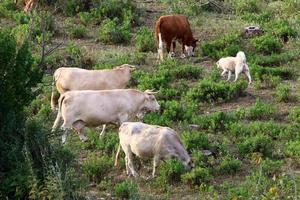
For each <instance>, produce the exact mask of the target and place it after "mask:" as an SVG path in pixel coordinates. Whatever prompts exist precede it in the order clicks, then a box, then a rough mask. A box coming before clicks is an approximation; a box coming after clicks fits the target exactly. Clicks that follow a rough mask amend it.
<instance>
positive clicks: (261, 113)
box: [247, 99, 276, 120]
mask: <svg viewBox="0 0 300 200" xmlns="http://www.w3.org/2000/svg"><path fill="white" fill-rule="evenodd" d="M275 112H276V109H275V107H274V106H273V105H271V104H267V103H263V102H262V101H261V100H260V99H256V102H255V104H254V105H253V106H252V107H251V108H250V109H249V112H248V114H247V117H248V118H250V119H252V120H253V119H256V120H257V119H258V120H262V119H266V118H270V117H272V115H274V113H275Z"/></svg>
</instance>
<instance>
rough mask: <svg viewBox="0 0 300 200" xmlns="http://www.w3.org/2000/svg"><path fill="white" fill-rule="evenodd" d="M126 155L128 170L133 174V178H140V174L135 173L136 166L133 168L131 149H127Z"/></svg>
mask: <svg viewBox="0 0 300 200" xmlns="http://www.w3.org/2000/svg"><path fill="white" fill-rule="evenodd" d="M125 154H126V157H127V164H128V168H129V170H130V172H131V174H132V176H133V177H138V176H139V175H138V173H137V172H136V171H135V169H134V166H133V155H132V152H131V150H130V149H129V148H126V149H125Z"/></svg>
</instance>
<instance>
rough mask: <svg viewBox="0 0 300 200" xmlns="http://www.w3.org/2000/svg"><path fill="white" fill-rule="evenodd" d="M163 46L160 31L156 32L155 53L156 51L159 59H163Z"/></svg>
mask: <svg viewBox="0 0 300 200" xmlns="http://www.w3.org/2000/svg"><path fill="white" fill-rule="evenodd" d="M163 47H164V45H163V41H162V37H161V33H159V34H158V49H157V53H158V59H160V60H163V59H164V55H163Z"/></svg>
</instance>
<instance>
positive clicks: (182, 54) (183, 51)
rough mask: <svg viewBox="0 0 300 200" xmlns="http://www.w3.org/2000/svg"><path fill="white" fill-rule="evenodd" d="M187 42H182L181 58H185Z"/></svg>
mask: <svg viewBox="0 0 300 200" xmlns="http://www.w3.org/2000/svg"><path fill="white" fill-rule="evenodd" d="M185 57H186V56H185V44H184V43H183V42H182V53H181V56H180V58H185Z"/></svg>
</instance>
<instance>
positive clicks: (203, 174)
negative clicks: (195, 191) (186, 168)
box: [181, 167, 212, 186]
mask: <svg viewBox="0 0 300 200" xmlns="http://www.w3.org/2000/svg"><path fill="white" fill-rule="evenodd" d="M181 178H182V181H183V182H185V183H188V184H189V185H192V186H193V185H200V184H202V183H208V182H209V181H210V180H211V179H212V176H211V174H210V172H209V170H208V169H206V168H202V167H196V168H194V169H193V170H192V171H191V172H189V173H186V174H183V175H182V176H181Z"/></svg>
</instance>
